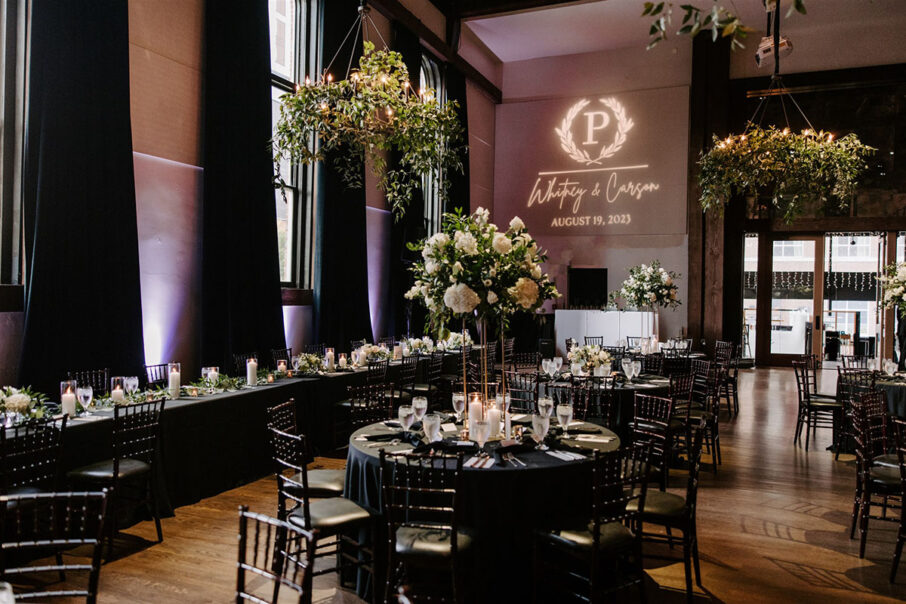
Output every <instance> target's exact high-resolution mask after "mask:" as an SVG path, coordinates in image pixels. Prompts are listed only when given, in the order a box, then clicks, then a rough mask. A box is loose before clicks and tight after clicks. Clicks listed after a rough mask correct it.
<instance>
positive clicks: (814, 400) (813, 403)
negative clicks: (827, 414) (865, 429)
mask: <svg viewBox="0 0 906 604" xmlns="http://www.w3.org/2000/svg"><path fill="white" fill-rule="evenodd" d="M808 405H809V407H819V408H822V409H823V408H827V409H828V411H830V410H832V409H842V408H843V403H839V402H837V401H836V400H835V399H833V398H820V397H817V396H810V397H809V399H808Z"/></svg>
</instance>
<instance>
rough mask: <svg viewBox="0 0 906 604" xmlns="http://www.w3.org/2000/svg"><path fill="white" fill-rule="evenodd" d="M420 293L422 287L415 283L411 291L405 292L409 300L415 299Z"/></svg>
mask: <svg viewBox="0 0 906 604" xmlns="http://www.w3.org/2000/svg"><path fill="white" fill-rule="evenodd" d="M420 294H421V287H419V286H418V285H413V286H412V287H411V288H409V291H407V292H406V293H405V295H404V297H405V298H406V299H407V300H414V299H415V298H418V296H419V295H420Z"/></svg>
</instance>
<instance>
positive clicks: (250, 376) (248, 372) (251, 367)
mask: <svg viewBox="0 0 906 604" xmlns="http://www.w3.org/2000/svg"><path fill="white" fill-rule="evenodd" d="M245 382H246V383H247V384H248V385H249V386H256V385H258V359H255V358H252V359H249V360H247V361H246V362H245Z"/></svg>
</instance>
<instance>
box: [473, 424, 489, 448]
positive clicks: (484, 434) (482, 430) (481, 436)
mask: <svg viewBox="0 0 906 604" xmlns="http://www.w3.org/2000/svg"><path fill="white" fill-rule="evenodd" d="M472 425H473V426H474V428H475V435H474V436H473V439H474V440H475V442H477V443H478V446H479V448H481V447H484V444H485V443H486V442H488V437H489V436H490V435H491V422H490V420H488V419H487V418H485V419H476V420H473V421H472Z"/></svg>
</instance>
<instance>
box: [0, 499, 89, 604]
mask: <svg viewBox="0 0 906 604" xmlns="http://www.w3.org/2000/svg"><path fill="white" fill-rule="evenodd" d="M106 506H107V491H106V490H103V491H98V492H73V493H31V494H20V495H3V496H0V568H2V569H3V577H4V579H15V580H17V581H16V582H17V583H20V581H18V580H19V579H25V581H28V580H29V579H30V578H31V577H33V576H34V577H35V579H36V580H35V582H34V584H35V585H36V586H38V589H40V586H43V585H44V583H42V582H41V581H40V580H38V577H46V576H47V573H51V572H57V573H59V575H60V578H61V580H63V577H64V576H65V572H66V571H76V572H82V573H84V572H86V571H87V581H86V583H87V585H86V586H85V587H84V588H82V589H79V588H77V587H74V586H73V587H70V586H68V585H67V586H66V587H65V588H62V589H46V590H44V589H40V590H39V591H28V592H21V591H19V590H18V589H17V591H16V599H17V600H18V601H24V600H32V599H37V600H39V601H44V600H47V599H49V598H85V601H86V602H88V603H89V604H94V602H96V601H97V593H98V579H99V577H100V573H101V548H102V546H103V539H104V531H105V517H106ZM76 548H79V550H77V552H75V554H76V555H80V556H84V557H85V558H88V562H87V563H81V564H76V563H68V564H64V563H63V559H62V552H63V551H68V552H70V555H72V553H73V552H71V550H74V549H76ZM86 548H87V552H86V553H85V554H81V553H80V552H82V551H84V550H85V549H86ZM48 550H53V551H55V553H56V564H47V563H46V562H42V563H41V564H35V565H28V564H27V563H23V561H24V560H28V561H31V560H33V559H35V558H42V557H44V556H46V555H47V553H48ZM25 581H21V583H24V582H25ZM29 584H30V585H31V582H29Z"/></svg>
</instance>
